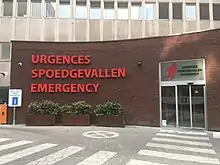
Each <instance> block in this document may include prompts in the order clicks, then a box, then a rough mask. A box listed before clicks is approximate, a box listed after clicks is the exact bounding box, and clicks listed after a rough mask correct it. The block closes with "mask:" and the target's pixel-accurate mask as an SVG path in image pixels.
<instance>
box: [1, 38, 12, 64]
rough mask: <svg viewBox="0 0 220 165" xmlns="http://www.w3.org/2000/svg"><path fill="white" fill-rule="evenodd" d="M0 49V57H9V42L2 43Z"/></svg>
mask: <svg viewBox="0 0 220 165" xmlns="http://www.w3.org/2000/svg"><path fill="white" fill-rule="evenodd" d="M1 49H2V50H1V59H4V60H5V59H10V43H9V42H8V43H7V42H5V43H2V44H1Z"/></svg>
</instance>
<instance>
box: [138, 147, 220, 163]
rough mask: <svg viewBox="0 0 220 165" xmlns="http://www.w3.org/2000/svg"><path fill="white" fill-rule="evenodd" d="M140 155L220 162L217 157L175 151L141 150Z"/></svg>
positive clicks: (201, 161) (200, 161)
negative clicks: (175, 152)
mask: <svg viewBox="0 0 220 165" xmlns="http://www.w3.org/2000/svg"><path fill="white" fill-rule="evenodd" d="M138 154H139V155H145V156H154V157H160V158H166V159H175V160H181V161H192V162H199V163H206V164H208V163H210V164H220V162H219V160H218V159H216V158H209V157H204V156H192V155H185V154H174V153H167V152H159V151H151V150H140V151H139V152H138Z"/></svg>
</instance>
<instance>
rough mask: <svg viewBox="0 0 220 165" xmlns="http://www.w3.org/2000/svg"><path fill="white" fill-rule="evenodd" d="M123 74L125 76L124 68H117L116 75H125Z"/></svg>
mask: <svg viewBox="0 0 220 165" xmlns="http://www.w3.org/2000/svg"><path fill="white" fill-rule="evenodd" d="M125 76H126V69H125V68H118V77H125Z"/></svg>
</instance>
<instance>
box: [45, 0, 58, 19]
mask: <svg viewBox="0 0 220 165" xmlns="http://www.w3.org/2000/svg"><path fill="white" fill-rule="evenodd" d="M55 11H56V0H46V17H55Z"/></svg>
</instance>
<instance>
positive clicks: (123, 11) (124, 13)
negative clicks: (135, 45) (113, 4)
mask: <svg viewBox="0 0 220 165" xmlns="http://www.w3.org/2000/svg"><path fill="white" fill-rule="evenodd" d="M118 19H125V20H127V19H128V3H127V2H118Z"/></svg>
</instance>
